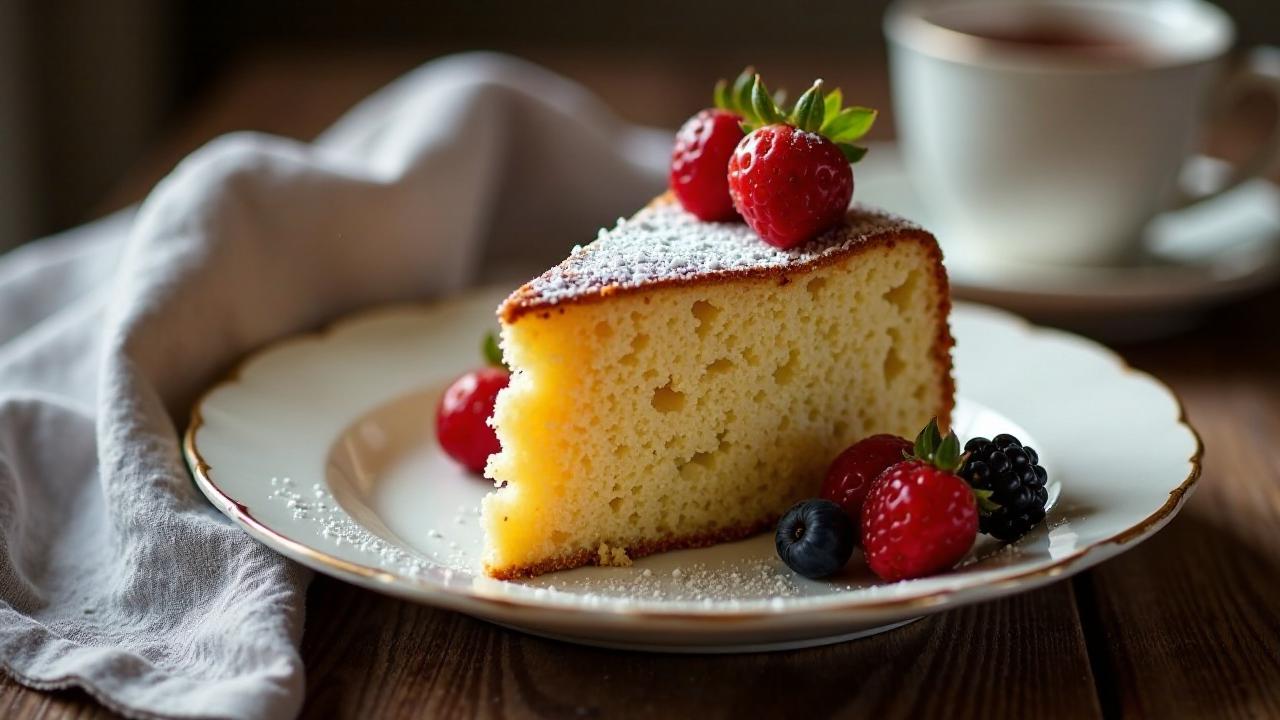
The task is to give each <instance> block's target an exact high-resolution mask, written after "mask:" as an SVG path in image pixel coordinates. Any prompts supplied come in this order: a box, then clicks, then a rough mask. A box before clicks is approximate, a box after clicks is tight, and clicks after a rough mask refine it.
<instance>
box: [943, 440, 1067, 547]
mask: <svg viewBox="0 0 1280 720" xmlns="http://www.w3.org/2000/svg"><path fill="white" fill-rule="evenodd" d="M964 451H965V452H966V453H968V456H967V457H966V459H965V462H964V465H963V466H962V467H961V468H960V477H962V478H964V479H965V482H967V483H969V485H971V486H972V487H973V488H974V489H975V490H987V491H990V493H991V495H990V496H989V497H988V498H986V500H984V501H982V502H980V503H979V504H980V506H981V511H982V512H981V515H980V516H979V518H978V529H979V530H981V531H982V532H984V533H986V534H987V535H990V536H992V537H994V538H996V539H998V540H1003V541H1005V542H1013V541H1014V540H1017V539H1018V538H1020V537H1022V536H1023V535H1026V534H1027V533H1028V532H1030V531H1031V529H1032V528H1034V527H1035V526H1036V525H1039V524H1040V522H1041V521H1042V520H1044V506H1045V503H1047V502H1048V501H1049V491H1048V489H1047V488H1046V487H1045V483H1047V482H1048V481H1049V473H1047V472H1045V469H1044V468H1043V467H1041V466H1040V465H1039V463H1040V456H1038V455H1037V454H1036V451H1035V450H1033V449H1032V448H1030V447H1028V446H1025V445H1023V444H1022V442H1021V441H1019V440H1018V438H1016V437H1014V436H1012V435H1008V434H1002V435H997V436H995V437H994V438H992V439H990V440H988V439H987V438H984V437H976V438H974V439H972V440H970V441H969V442H967V443H965V446H964ZM987 500H989V501H990V502H987ZM997 506H998V507H997Z"/></svg>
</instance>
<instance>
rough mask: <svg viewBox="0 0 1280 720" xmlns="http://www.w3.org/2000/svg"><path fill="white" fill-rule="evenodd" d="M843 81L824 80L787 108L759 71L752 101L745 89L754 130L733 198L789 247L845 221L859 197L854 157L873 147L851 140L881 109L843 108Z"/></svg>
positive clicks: (733, 176) (733, 177)
mask: <svg viewBox="0 0 1280 720" xmlns="http://www.w3.org/2000/svg"><path fill="white" fill-rule="evenodd" d="M842 103H843V96H842V95H841V93H840V90H839V89H836V90H832V91H831V92H829V93H827V94H825V95H824V94H823V91H822V81H821V80H817V81H815V82H814V84H813V87H811V88H809V89H808V90H806V91H805V92H804V94H803V95H801V96H800V98H799V99H798V100H797V101H796V105H795V108H794V109H793V110H792V111H791V113H790V114H787V113H784V112H783V111H782V110H781V109H780V108H779V107H778V104H777V102H776V101H775V100H774V99H773V98H772V97H771V96H770V95H769V92H768V90H767V89H766V88H765V86H764V83H763V82H762V81H761V80H760V76H759V75H757V76H756V77H755V79H754V81H753V83H752V86H751V90H750V96H749V101H748V98H747V97H746V96H745V95H740V96H739V97H738V98H737V101H736V107H739V108H741V109H742V111H743V115H744V122H743V128H744V129H746V130H748V131H749V132H748V134H747V136H746V137H744V138H743V139H742V140H741V141H740V142H739V143H738V146H737V148H736V149H735V150H734V153H733V157H732V158H730V160H729V195H730V196H731V197H732V198H733V206H734V207H735V208H737V210H738V213H739V214H741V215H742V217H743V219H744V220H746V221H747V224H748V225H750V226H751V228H752V229H753V230H755V231H756V234H758V235H759V236H760V237H761V238H762V239H764V241H765V242H767V243H769V244H770V245H773V246H774V247H777V248H782V249H784V250H785V249H788V248H793V247H795V246H797V245H800V244H802V243H804V242H807V241H808V240H811V239H813V238H814V237H816V236H817V235H818V234H819V233H821V232H822V231H823V230H826V229H828V228H830V227H832V226H833V225H835V224H837V223H839V222H840V220H841V219H842V218H844V214H845V212H846V211H847V210H848V209H849V201H850V200H851V199H852V197H853V170H852V168H851V167H850V165H851V164H852V163H855V162H857V161H858V160H860V159H862V156H863V155H865V154H866V148H861V147H857V146H855V145H852V144H851V143H852V142H853V141H854V140H857V139H858V138H860V137H862V136H863V135H865V134H866V133H867V131H868V130H870V129H871V124H872V123H873V122H875V118H876V111H875V110H871V109H868V108H864V107H850V108H842V107H841V105H842Z"/></svg>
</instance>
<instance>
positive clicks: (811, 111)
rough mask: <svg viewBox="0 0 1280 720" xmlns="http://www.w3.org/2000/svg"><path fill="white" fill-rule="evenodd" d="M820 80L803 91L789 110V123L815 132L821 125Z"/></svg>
mask: <svg viewBox="0 0 1280 720" xmlns="http://www.w3.org/2000/svg"><path fill="white" fill-rule="evenodd" d="M822 113H823V105H822V81H821V80H819V81H817V82H815V83H814V84H813V87H811V88H809V89H808V90H805V91H804V94H803V95H801V96H800V99H799V100H797V101H796V107H795V109H794V110H792V111H791V124H792V125H795V126H796V127H798V128H800V129H801V130H804V131H806V132H817V130H818V128H820V127H822Z"/></svg>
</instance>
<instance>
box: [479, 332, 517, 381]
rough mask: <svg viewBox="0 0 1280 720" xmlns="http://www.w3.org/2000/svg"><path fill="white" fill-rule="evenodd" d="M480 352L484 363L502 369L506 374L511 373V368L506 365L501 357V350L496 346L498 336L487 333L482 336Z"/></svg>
mask: <svg viewBox="0 0 1280 720" xmlns="http://www.w3.org/2000/svg"><path fill="white" fill-rule="evenodd" d="M480 352H481V353H482V354H483V355H484V360H485V362H486V363H488V364H489V365H491V366H492V367H496V368H502V369H503V370H506V371H507V372H511V367H510V366H508V365H507V361H506V360H505V359H503V357H502V348H501V347H499V346H498V336H497V335H495V334H494V333H492V332H487V333H485V334H484V341H483V342H482V343H481V345H480Z"/></svg>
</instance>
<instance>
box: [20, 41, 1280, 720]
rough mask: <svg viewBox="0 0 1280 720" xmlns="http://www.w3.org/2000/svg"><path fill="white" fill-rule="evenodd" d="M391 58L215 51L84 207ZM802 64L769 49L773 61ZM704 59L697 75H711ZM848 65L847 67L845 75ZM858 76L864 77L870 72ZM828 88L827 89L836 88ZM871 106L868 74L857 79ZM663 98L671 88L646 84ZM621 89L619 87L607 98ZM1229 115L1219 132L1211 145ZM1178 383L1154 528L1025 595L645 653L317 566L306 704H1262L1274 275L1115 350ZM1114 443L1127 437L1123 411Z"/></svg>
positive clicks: (402, 63)
mask: <svg viewBox="0 0 1280 720" xmlns="http://www.w3.org/2000/svg"><path fill="white" fill-rule="evenodd" d="M420 57H421V55H420V54H419V55H414V54H412V53H392V54H385V53H384V54H367V55H356V56H350V57H344V58H341V59H337V60H335V59H325V58H322V57H317V56H300V57H280V56H273V57H264V58H256V59H250V60H247V61H245V62H244V63H242V64H241V65H240V66H238V67H237V68H236V69H235V70H234V71H233V72H232V73H230V74H229V76H228V77H227V78H226V79H225V81H224V82H223V83H222V84H221V85H220V86H219V87H218V88H216V89H215V91H214V92H212V94H210V95H209V96H208V97H207V98H206V100H205V101H204V102H203V103H202V104H201V105H200V106H199V107H197V108H195V109H194V110H193V111H192V112H191V113H190V114H189V115H188V116H187V118H186V119H185V121H184V122H182V123H180V126H179V127H178V128H177V129H176V130H175V132H174V133H173V134H171V135H170V136H168V137H166V138H164V139H162V140H160V141H159V142H157V144H156V147H155V150H154V152H153V153H152V154H151V155H149V156H148V157H147V158H145V159H144V160H143V161H142V162H141V163H140V165H139V167H138V169H137V170H136V171H135V172H134V173H132V174H131V175H130V176H129V177H128V178H126V179H125V180H124V181H123V182H122V183H121V185H120V187H119V189H118V190H117V192H116V193H115V194H114V195H113V196H112V197H111V198H110V199H109V200H108V202H107V203H106V205H105V206H104V209H105V207H111V206H115V205H119V204H122V203H125V202H129V201H132V200H135V199H137V198H138V197H140V196H141V195H142V194H143V193H145V191H146V189H147V188H149V187H150V186H151V184H153V183H154V181H155V180H156V179H157V178H158V177H159V176H160V175H161V174H163V172H165V171H166V170H167V169H168V168H169V167H171V166H172V165H173V163H174V162H175V161H176V160H177V159H178V158H179V157H181V156H182V155H183V154H185V153H186V152H188V151H189V150H191V149H192V148H194V147H195V146H197V145H198V144H200V143H201V142H203V141H205V140H207V139H209V138H211V137H213V136H215V135H216V134H218V133H220V132H224V131H227V130H233V129H244V128H253V129H261V130H267V131H270V132H276V133H281V134H284V135H291V136H295V137H302V138H306V137H309V136H311V135H314V134H315V133H316V132H318V131H319V130H321V129H322V128H323V127H324V126H325V125H327V124H328V123H329V122H330V121H331V120H332V119H333V118H335V117H336V116H337V115H338V114H339V113H340V112H341V111H342V110H344V109H345V108H346V107H347V106H349V105H350V104H351V103H353V102H354V101H356V100H357V99H358V98H359V97H361V96H362V95H364V94H366V93H367V92H369V91H371V90H373V89H374V88H376V87H378V86H379V85H381V84H382V83H384V82H385V81H387V80H389V79H391V78H392V77H394V76H395V75H397V74H399V73H400V72H402V71H403V70H405V69H407V68H409V67H411V66H412V65H413V64H415V63H416V62H417V61H418V60H419V59H420ZM551 64H552V65H556V66H558V67H560V69H563V70H566V71H568V72H570V73H571V74H576V75H578V76H580V77H584V78H586V79H587V82H588V83H589V84H591V85H595V86H598V87H604V86H605V85H606V84H607V83H606V80H614V79H616V78H619V77H636V78H639V80H638V81H637V82H638V85H639V86H640V87H642V88H648V91H647V92H648V97H649V98H651V99H653V102H652V103H646V102H644V101H642V100H635V99H633V100H632V101H631V102H632V104H631V105H629V106H627V107H624V108H623V110H624V113H625V112H626V111H627V110H628V109H630V110H631V111H632V112H630V113H627V114H629V115H630V116H632V117H638V118H640V119H643V120H647V121H651V122H666V121H668V120H670V115H663V114H662V112H668V111H660V112H657V113H653V112H651V114H649V115H647V116H646V115H645V112H646V110H645V108H653V107H666V105H664V104H663V101H662V100H661V99H660V98H661V97H662V96H664V95H666V96H674V97H679V98H683V99H687V103H686V105H682V106H679V108H678V109H677V110H676V111H674V112H676V113H677V114H678V113H682V112H684V111H685V110H687V109H689V108H691V107H693V106H694V105H695V104H696V103H697V98H698V97H699V93H700V92H701V90H700V89H698V88H700V87H701V78H697V82H698V85H697V86H694V85H692V84H691V81H690V80H689V79H688V78H684V77H683V76H682V73H681V72H680V71H679V64H678V63H669V64H664V62H663V61H657V62H654V63H649V64H643V63H640V64H637V63H634V62H632V63H627V62H621V61H620V62H618V63H615V64H614V65H612V66H610V65H608V64H602V63H600V62H592V63H589V64H588V63H582V62H580V61H579V63H578V65H577V66H576V67H578V68H580V69H581V70H582V71H581V72H578V73H575V72H574V71H573V68H574V67H575V65H574V61H573V59H572V58H558V59H557V58H552V59H551ZM802 65H803V63H801V62H799V61H793V62H792V63H791V64H789V65H786V68H787V72H791V73H792V74H794V75H797V76H798V75H799V73H800V72H801V71H802V70H804V68H803V67H801V66H802ZM718 71H720V70H717V72H718ZM864 76H869V75H866V74H864ZM874 76H875V77H880V75H879V74H875V75H874ZM849 86H850V85H846V87H849ZM856 86H857V87H861V88H863V89H864V90H865V95H864V96H869V97H870V98H871V99H872V100H873V101H875V100H879V101H880V102H881V103H882V104H884V103H885V93H886V89H885V86H884V82H883V80H874V79H873V80H868V81H864V82H863V83H861V84H857V85H856ZM666 102H667V103H668V104H670V103H672V102H674V101H670V100H668V101H666ZM622 104H623V105H626V103H625V102H623V103H622ZM1242 134H1243V131H1241V132H1229V133H1227V134H1226V135H1225V136H1223V135H1220V136H1219V139H1218V144H1219V145H1220V146H1222V147H1226V148H1228V149H1229V148H1230V147H1231V146H1233V145H1235V144H1238V143H1240V142H1242V140H1240V137H1239V136H1240V135H1242ZM1121 352H1122V353H1123V354H1124V355H1125V356H1126V357H1127V358H1128V359H1129V360H1130V361H1131V362H1132V364H1134V365H1135V366H1137V367H1139V368H1141V369H1144V370H1148V371H1150V372H1152V373H1154V374H1155V375H1156V376H1158V377H1160V378H1162V379H1163V380H1165V381H1166V382H1167V383H1169V384H1170V385H1171V386H1172V387H1173V388H1174V390H1175V391H1176V392H1177V393H1178V394H1179V395H1180V396H1181V397H1182V399H1183V401H1184V403H1185V404H1186V408H1187V411H1188V414H1189V416H1190V418H1191V420H1192V422H1193V423H1194V424H1195V425H1196V427H1197V428H1198V429H1199V431H1200V433H1201V435H1202V436H1203V438H1204V442H1205V444H1206V446H1207V447H1208V453H1207V456H1206V461H1207V462H1206V465H1205V469H1204V478H1203V480H1202V482H1201V483H1200V486H1199V490H1198V491H1197V493H1196V495H1195V496H1194V497H1193V498H1192V499H1191V501H1190V502H1189V503H1188V505H1187V507H1186V509H1185V510H1184V511H1183V512H1182V514H1181V515H1180V516H1179V517H1178V518H1177V519H1175V520H1174V521H1173V522H1172V523H1170V525H1169V526H1168V527H1167V528H1166V529H1165V530H1164V531H1163V532H1161V533H1160V534H1159V535H1158V536H1156V537H1155V538H1153V539H1152V540H1150V541H1149V542H1147V543H1145V544H1143V545H1142V546H1140V547H1138V548H1136V549H1134V550H1133V551H1131V552H1129V553H1126V554H1125V555H1123V556H1121V557H1119V558H1117V559H1115V560H1112V561H1110V562H1108V563H1106V564H1104V565H1102V566H1100V567H1098V568H1096V569H1094V570H1091V571H1088V572H1086V573H1083V574H1081V575H1078V576H1076V577H1075V578H1072V579H1070V580H1066V581H1062V582H1059V583H1056V584H1054V585H1051V586H1049V587H1046V588H1044V589H1042V590H1038V591H1036V592H1032V593H1027V594H1025V595H1020V596H1017V597H1013V598H1009V599H1006V600H1001V601H997V602H991V603H987V604H983V605H977V606H972V607H967V608H962V609H959V610H953V611H950V612H945V613H942V614H939V615H935V616H932V617H929V618H927V619H925V620H922V621H920V622H917V623H914V624H912V625H909V626H907V627H905V628H902V629H899V630H896V631H893V632H890V633H886V634H883V635H879V636H876V637H873V638H869V639H866V640H860V641H857V642H850V643H845V644H843V645H836V646H832V647H825V648H818V649H813V650H802V651H795V652H785V653H772V654H759V655H740V656H710V657H698V656H673V655H668V656H664V655H645V654H634V653H625V652H615V651H609V650H597V649H592V648H585V647H577V646H574V645H567V644H563V643H558V642H553V641H548V640H541V639H538V638H534V637H530V636H526V635H521V634H519V633H515V632H511V631H508V630H504V629H501V628H498V627H495V626H492V625H488V624H486V623H483V622H480V621H477V620H472V619H470V618H468V617H465V616H462V615H458V614H454V613H451V612H445V611H440V610H433V609H430V608H426V607H421V606H418V605H413V604H409V603H405V602H401V601H399V600H393V599H391V598H388V597H384V596H381V595H377V594H374V593H371V592H368V591H365V590H361V589H358V588H355V587H353V586H350V585H346V584H344V583H341V582H338V581H336V580H331V579H329V578H327V577H324V576H317V577H316V579H315V581H314V582H313V583H312V585H311V588H310V590H309V592H308V607H307V622H306V625H307V631H306V635H305V637H304V639H303V643H302V655H303V658H304V660H305V661H306V671H307V704H306V708H305V710H304V713H303V714H304V716H307V717H333V716H339V717H362V718H363V717H449V716H471V715H486V716H496V715H510V716H520V717H531V716H539V717H566V716H567V717H614V716H634V717H653V718H668V717H705V718H711V717H756V716H771V715H787V716H793V717H817V716H827V715H841V716H855V715H869V716H877V717H879V716H885V717H914V716H919V715H945V716H947V717H982V718H999V717H1010V718H1021V717H1064V718H1084V717H1096V716H1103V717H1116V716H1120V715H1125V716H1135V717H1155V718H1165V717H1179V716H1181V717H1210V716H1213V717H1217V716H1226V717H1280V292H1272V293H1270V294H1268V295H1266V296H1264V297H1259V298H1255V299H1252V300H1249V301H1247V302H1244V303H1241V304H1238V305H1235V306H1232V307H1229V308H1225V309H1223V310H1221V311H1218V312H1216V313H1215V314H1214V316H1213V317H1212V319H1211V321H1210V322H1208V323H1206V324H1205V325H1204V326H1203V327H1202V328H1201V329H1199V330H1197V331H1195V332H1193V333H1191V334H1188V335H1184V336H1181V337H1178V338H1172V339H1168V340H1162V341H1158V342H1151V343H1147V344H1143V345H1140V346H1134V347H1127V348H1121ZM1135 430H1136V432H1135V435H1134V437H1133V438H1132V442H1135V443H1138V442H1142V436H1141V432H1140V429H1135ZM109 714H110V713H108V712H107V711H105V710H103V709H101V708H100V707H98V706H97V705H95V704H94V703H93V702H92V701H91V700H89V699H88V698H87V696H85V695H84V694H83V693H80V692H78V691H71V692H59V693H39V692H34V691H30V690H26V689H24V688H22V687H20V686H18V685H16V684H15V683H13V682H12V681H9V680H0V717H26V716H31V717H58V718H62V717H99V716H107V715H109Z"/></svg>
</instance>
